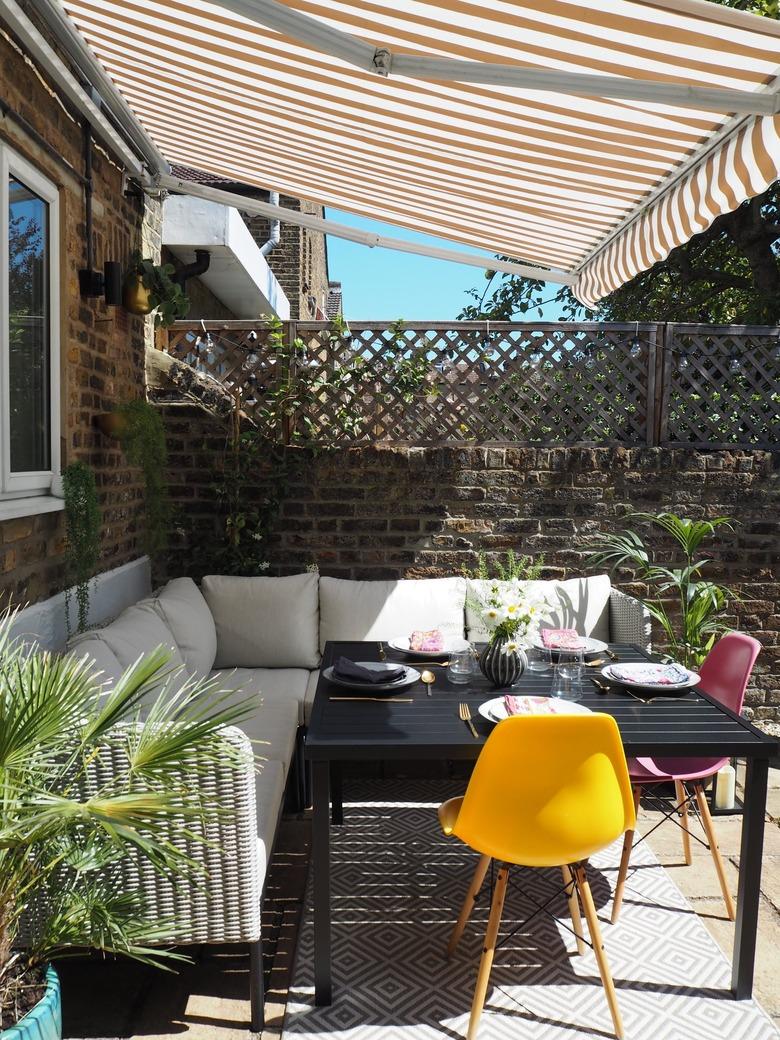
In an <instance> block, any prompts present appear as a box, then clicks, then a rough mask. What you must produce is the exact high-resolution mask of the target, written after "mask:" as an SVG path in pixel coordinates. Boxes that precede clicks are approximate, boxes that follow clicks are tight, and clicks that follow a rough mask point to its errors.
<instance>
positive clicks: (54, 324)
mask: <svg viewBox="0 0 780 1040" xmlns="http://www.w3.org/2000/svg"><path fill="white" fill-rule="evenodd" d="M59 260H60V243H59V194H58V191H57V188H56V186H55V185H54V184H53V183H52V182H51V181H50V180H48V179H47V178H46V177H44V176H43V175H42V174H41V173H40V172H39V171H38V170H37V169H36V168H35V167H34V166H32V165H31V164H30V163H29V162H27V161H26V160H25V159H23V158H22V157H21V156H20V155H18V154H17V153H16V152H15V151H14V150H13V149H12V148H9V147H8V146H7V145H6V144H4V143H3V142H0V517H2V516H3V515H5V514H7V508H6V504H7V503H9V501H13V500H14V499H23V498H26V497H32V496H36V495H48V493H49V491H50V489H51V483H52V478H53V477H55V476H56V475H58V474H59V467H60V459H59V453H60V419H59V403H60V385H59V383H60V379H59V373H60V337H59V325H60V303H59V286H60V271H59Z"/></svg>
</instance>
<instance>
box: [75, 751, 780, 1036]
mask: <svg viewBox="0 0 780 1040" xmlns="http://www.w3.org/2000/svg"><path fill="white" fill-rule="evenodd" d="M768 809H769V815H768V819H767V825H766V831H765V846H764V847H765V853H764V870H763V877H762V905H761V911H760V919H759V934H758V949H757V955H756V983H755V996H756V999H757V1000H758V1002H759V1003H760V1004H761V1005H762V1006H763V1007H764V1009H765V1010H766V1011H767V1013H768V1014H769V1015H770V1016H771V1017H772V1019H773V1021H774V1022H775V1025H776V1026H777V1028H778V1029H780V987H778V985H777V979H778V977H779V976H780V769H773V770H771V771H770V791H769V802H768ZM657 816H658V814H657V813H654V812H648V811H646V810H644V809H643V810H642V813H641V816H640V829H642V828H645V829H647V828H648V827H649V826H651V825H652V822H653V820H654V819H656V818H657ZM740 822H741V820H740V817H738V816H732V817H719V818H716V821H715V824H716V828H717V832H718V837H719V842H720V846H721V850H722V852H723V855H724V859H725V861H726V869H727V871H728V873H729V877H730V878H731V880H732V891H733V892H736V883H737V865H738V861H739V834H740ZM308 839H309V821H308V819H306V818H302V819H301V818H295V817H287V818H285V819H284V821H283V823H282V827H281V831H280V836H279V842H278V848H277V852H276V855H275V857H274V862H273V866H272V869H271V872H270V875H269V881H268V898H267V906H266V918H265V929H266V936H267V937H268V939H269V940H270V941H268V946H269V947H273V950H272V956H273V963H272V967H271V989H270V992H269V994H268V1001H267V1004H266V1016H267V1022H268V1024H267V1027H266V1030H265V1032H264V1034H263V1035H264V1036H267V1037H273V1036H279V1035H280V1033H281V1024H282V1021H283V1017H284V1008H285V1002H286V991H287V987H288V984H289V981H290V976H291V971H292V963H293V956H294V951H295V943H296V937H297V931H298V924H299V920H300V915H301V910H302V901H303V896H304V889H305V883H306V874H307V863H308ZM649 843H650V845H651V846H652V848H653V850H654V852H655V853H656V855H657V856H658V858H659V859H660V861H661V862H662V863H663V864H664V866H666V867H667V868H668V869H669V872H670V874H671V876H672V878H673V880H674V882H675V883H676V884H677V886H678V887H679V888H680V890H681V891H682V892H683V894H684V895H685V897H686V898H687V900H688V902H689V903H690V905H691V906H692V907H693V909H694V910H695V911H696V913H697V914H698V915H699V917H700V919H701V920H702V922H703V923H704V924H705V926H706V927H707V929H708V930H709V931H710V933H711V934H712V935H713V936H714V938H715V939H716V940H717V942H718V943H719V944H720V946H721V947H722V949H723V950H724V951H725V952H726V953H727V955H728V956H729V957H730V954H731V942H732V936H733V925H732V924H731V923H730V922H729V921H728V920H727V919H726V917H725V912H724V908H723V902H722V899H721V897H720V889H719V886H718V881H717V878H716V876H715V871H714V869H713V866H712V861H711V859H710V857H709V855H708V853H707V852H706V851H705V850H704V849H703V848H701V846H699V845H697V843H694V863H693V865H692V866H691V867H684V865H683V863H682V853H681V845H680V838H679V831H678V829H677V828H676V827H674V826H673V825H668V824H667V825H666V826H664V827H661V828H659V829H658V830H657V831H656V832H655V833H654V834H653V836H652V837H651V838H650V839H649ZM61 974H62V976H63V982H64V993H65V1037H68V1038H76V1037H79V1038H81V1037H133V1036H138V1037H159V1038H162V1037H171V1038H172V1037H181V1036H183V1035H187V1036H190V1037H193V1038H197V1040H246V1036H247V1032H246V1027H245V1025H244V1023H245V1022H246V1021H247V1019H248V1001H247V1000H246V999H245V994H246V986H247V980H246V965H245V959H244V958H243V954H242V951H241V950H238V949H237V950H236V951H235V952H231V951H229V950H227V951H226V950H218V951H210V950H207V951H203V953H202V954H201V955H199V956H198V957H197V959H196V961H195V962H194V963H193V964H192V965H188V966H186V967H184V968H183V969H182V970H181V971H180V972H179V974H178V975H174V976H172V975H169V974H162V973H159V972H154V971H152V970H150V969H145V968H143V967H139V966H137V965H128V964H127V963H122V964H119V963H99V962H98V963H96V962H95V961H94V960H91V961H71V962H66V963H64V964H63V965H62V971H61Z"/></svg>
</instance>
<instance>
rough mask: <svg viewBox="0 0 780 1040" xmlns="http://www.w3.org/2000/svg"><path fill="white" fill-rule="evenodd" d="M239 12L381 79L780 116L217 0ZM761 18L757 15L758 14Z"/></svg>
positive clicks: (704, 93) (751, 106)
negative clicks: (411, 45)
mask: <svg viewBox="0 0 780 1040" xmlns="http://www.w3.org/2000/svg"><path fill="white" fill-rule="evenodd" d="M216 2H217V3H218V4H219V5H220V6H221V7H224V8H226V9H227V10H229V11H233V12H234V13H235V14H239V15H242V16H243V17H245V18H248V19H250V20H251V21H254V22H259V23H260V24H262V25H265V26H267V27H268V28H270V29H274V30H276V32H279V33H282V34H283V35H284V36H288V37H290V38H292V39H294V40H297V41H299V42H300V43H303V44H306V45H307V46H310V47H312V48H313V49H314V50H317V51H320V52H321V53H324V54H330V55H331V56H332V57H335V58H340V59H341V60H342V61H345V62H347V63H348V64H350V65H353V66H355V67H356V68H358V69H362V70H363V71H364V72H373V73H376V74H377V75H380V76H389V75H390V74H391V73H392V74H394V75H397V76H408V77H409V78H411V79H423V80H445V81H448V82H464V83H486V84H489V85H492V86H502V87H513V88H519V89H523V90H540V91H551V92H553V93H557V94H575V95H580V96H582V97H612V98H621V99H623V100H628V101H645V102H649V103H651V104H662V105H673V106H675V107H678V108H692V109H701V110H703V111H712V112H723V113H732V112H733V113H736V114H738V115H773V114H774V113H776V112H780V94H777V93H776V92H771V93H770V92H761V91H757V92H755V93H754V92H752V91H749V90H727V89H721V88H719V87H696V86H691V85H690V84H688V83H661V82H653V81H650V80H635V79H630V78H629V77H627V76H596V75H590V74H587V73H579V72H564V71H559V70H556V69H528V68H522V67H521V66H518V65H500V64H496V63H494V62H485V61H461V60H458V59H455V58H436V57H427V56H424V55H416V54H393V53H392V52H391V51H389V50H388V49H387V48H384V47H382V48H376V47H374V46H372V45H371V44H370V43H366V41H365V40H361V39H360V38H359V37H357V36H353V35H352V34H351V33H347V32H343V31H342V30H340V29H334V28H333V26H330V25H328V24H327V23H325V22H323V21H320V20H319V19H317V18H312V17H311V15H308V14H304V13H303V12H301V11H296V10H294V9H293V8H291V7H287V6H286V5H285V4H283V3H280V2H279V0H216ZM756 17H757V16H756Z"/></svg>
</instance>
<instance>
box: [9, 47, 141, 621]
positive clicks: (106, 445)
mask: <svg viewBox="0 0 780 1040" xmlns="http://www.w3.org/2000/svg"><path fill="white" fill-rule="evenodd" d="M0 97H2V98H3V100H4V101H5V103H6V104H7V105H8V106H9V107H10V108H11V109H12V110H14V111H16V112H17V113H19V114H20V115H21V116H23V118H24V119H25V120H27V121H28V122H29V123H30V124H32V126H33V127H34V128H35V130H37V131H38V133H39V134H40V135H42V136H43V138H44V139H45V140H46V141H47V142H48V144H50V145H51V146H52V147H53V148H54V149H55V150H56V152H58V153H59V154H60V155H62V156H63V157H64V158H65V160H66V161H67V162H68V163H70V165H71V167H72V171H69V170H68V169H67V168H66V167H65V166H63V165H62V164H61V163H59V162H57V161H56V160H55V159H53V158H51V157H50V156H49V155H48V154H47V153H46V151H45V150H44V149H43V148H41V147H40V146H39V145H38V144H37V143H36V142H35V141H34V140H33V139H32V138H31V137H30V136H28V135H27V134H26V133H25V131H24V130H22V129H20V128H19V127H18V126H17V125H16V124H15V123H14V122H13V120H12V119H10V118H7V119H2V120H0V137H2V139H3V140H4V141H6V142H8V144H10V145H12V146H13V147H14V148H15V149H16V150H17V151H18V152H19V153H20V154H22V155H23V156H24V157H25V158H26V159H28V160H29V161H30V162H31V163H33V164H34V165H35V166H37V167H38V168H39V169H40V170H41V172H42V173H43V174H45V175H46V176H47V177H48V178H49V179H50V180H52V181H53V182H54V183H55V184H57V185H58V186H59V188H60V214H61V216H60V221H61V223H60V232H61V241H62V251H61V286H60V289H61V297H62V321H61V337H62V342H61V355H62V415H63V419H62V465H63V467H64V466H66V465H67V464H68V463H69V462H72V461H74V460H75V459H84V460H85V461H86V462H88V463H89V464H90V465H91V466H92V467H93V468H94V470H95V473H96V476H97V482H98V487H99V489H100V493H101V502H102V507H103V519H104V531H103V546H102V554H101V562H100V569H101V570H106V569H108V568H110V567H114V566H118V565H120V564H122V563H126V562H128V561H130V560H132V559H134V558H136V557H138V556H139V555H140V554H141V551H140V549H139V547H138V528H139V523H140V521H139V503H140V497H141V487H140V484H139V480H138V476H139V475H138V473H137V472H136V471H134V470H129V469H128V468H127V466H126V465H125V463H124V460H123V458H122V455H121V452H120V451H119V450H118V446H117V444H116V443H115V442H109V441H106V439H105V438H104V437H103V436H102V435H101V434H100V433H99V432H98V430H97V429H96V428H95V427H94V425H93V418H94V416H95V414H96V413H98V412H102V411H106V410H108V409H110V408H111V407H112V405H114V404H115V403H116V402H118V401H120V400H124V399H128V398H131V397H137V396H139V395H140V394H142V393H143V371H144V363H143V362H144V321H143V319H139V318H136V317H133V316H132V315H129V314H127V313H126V312H125V311H123V310H122V308H121V307H117V308H109V307H106V306H105V305H104V303H103V302H102V300H82V299H81V297H80V296H79V290H78V270H79V268H81V267H83V266H84V265H85V243H84V202H83V192H82V187H81V184H80V182H79V181H78V179H77V177H76V176H74V172H75V173H80V172H81V171H82V169H83V165H82V164H83V159H82V155H83V138H82V130H81V127H80V125H79V124H78V123H77V122H76V121H75V120H74V119H73V118H72V117H71V115H70V114H69V113H68V112H67V111H66V110H65V109H64V108H63V106H62V105H61V104H60V103H59V101H58V100H57V98H56V96H55V95H54V94H53V92H52V91H51V89H50V88H49V86H48V84H47V83H46V82H45V81H44V80H43V79H42V78H41V77H40V76H39V74H38V73H37V71H36V70H35V68H34V67H33V66H32V65H31V64H30V63H29V62H28V61H27V60H26V59H25V57H24V55H23V54H22V52H21V51H20V50H19V48H18V47H17V46H16V44H15V43H14V42H13V41H12V40H10V39H9V38H8V37H7V36H6V35H4V34H2V33H0ZM142 230H143V207H142V203H141V201H140V200H138V199H132V198H125V197H124V195H123V192H122V174H121V170H120V169H119V167H118V166H117V165H116V164H115V162H114V161H113V159H112V158H111V157H109V156H108V155H107V154H106V153H105V152H104V151H103V150H102V149H101V148H100V147H96V148H95V152H94V244H95V263H96V266H97V268H98V269H102V265H103V262H104V261H105V260H120V261H122V262H123V263H126V262H127V261H128V259H129V257H130V254H131V252H132V251H133V249H134V248H140V245H141V236H142ZM147 232H148V229H147ZM0 549H1V553H0V593H1V594H2V595H3V596H8V595H10V596H12V597H13V598H14V600H15V601H16V602H25V601H29V602H33V601H36V600H40V599H43V598H45V597H47V596H49V595H51V594H53V593H54V592H56V591H58V590H59V589H61V588H62V587H63V585H64V581H65V575H64V562H63V561H64V556H63V554H64V535H63V515H62V513H49V514H45V515H39V516H34V517H23V518H20V519H15V520H9V521H6V522H5V523H0Z"/></svg>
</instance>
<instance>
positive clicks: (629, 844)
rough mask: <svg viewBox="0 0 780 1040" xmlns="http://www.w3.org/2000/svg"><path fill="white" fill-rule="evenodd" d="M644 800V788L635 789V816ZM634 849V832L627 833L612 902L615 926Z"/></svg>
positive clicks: (624, 836) (624, 838)
mask: <svg viewBox="0 0 780 1040" xmlns="http://www.w3.org/2000/svg"><path fill="white" fill-rule="evenodd" d="M641 799H642V788H641V787H635V788H634V815H635V816H636V815H637V814H638V813H639V802H640V801H641ZM633 847H634V832H633V831H626V833H625V834H624V835H623V852H622V854H621V856H620V867H619V868H618V876H617V883H616V885H615V895H614V898H613V900H612V924H615V923H616V921H617V919H618V917H620V910H621V907H622V906H623V892H624V891H625V887H626V877H627V876H628V864H629V863H630V861H631V849H632V848H633Z"/></svg>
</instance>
